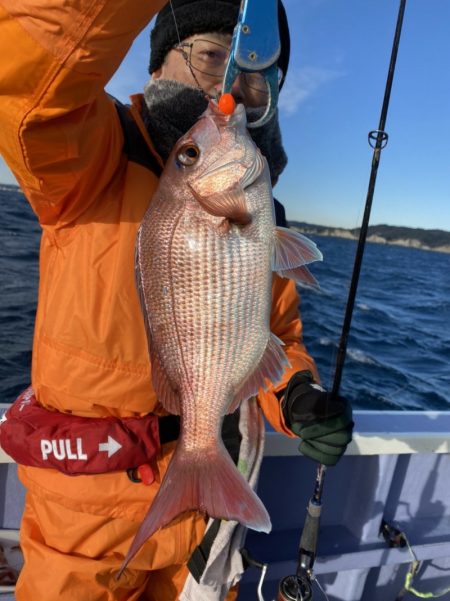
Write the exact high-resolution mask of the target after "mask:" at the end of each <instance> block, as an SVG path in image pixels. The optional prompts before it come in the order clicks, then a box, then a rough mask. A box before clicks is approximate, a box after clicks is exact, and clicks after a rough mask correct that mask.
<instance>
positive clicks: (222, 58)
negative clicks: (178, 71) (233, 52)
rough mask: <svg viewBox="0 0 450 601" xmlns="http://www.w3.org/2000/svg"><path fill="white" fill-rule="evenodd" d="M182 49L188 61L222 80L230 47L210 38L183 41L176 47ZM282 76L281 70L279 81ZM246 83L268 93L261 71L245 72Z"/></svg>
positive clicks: (198, 69) (206, 73) (203, 71)
mask: <svg viewBox="0 0 450 601" xmlns="http://www.w3.org/2000/svg"><path fill="white" fill-rule="evenodd" d="M174 49H175V50H180V51H181V52H182V53H183V56H184V58H185V60H186V62H188V63H189V65H190V66H191V67H192V68H193V69H195V70H196V71H198V72H199V73H203V75H208V76H209V77H213V78H214V79H217V80H219V81H220V80H221V79H222V77H223V76H224V75H225V69H226V66H227V62H228V57H229V56H230V49H229V48H227V46H222V45H221V44H217V43H216V42H211V41H209V40H203V39H195V40H194V41H192V42H181V43H180V44H177V45H176V46H175V48H174ZM281 76H282V72H281V70H279V75H278V82H280V80H281ZM243 81H244V85H246V86H247V87H248V88H251V89H252V90H256V91H257V92H259V93H260V94H267V86H266V80H265V78H264V76H263V75H261V73H243Z"/></svg>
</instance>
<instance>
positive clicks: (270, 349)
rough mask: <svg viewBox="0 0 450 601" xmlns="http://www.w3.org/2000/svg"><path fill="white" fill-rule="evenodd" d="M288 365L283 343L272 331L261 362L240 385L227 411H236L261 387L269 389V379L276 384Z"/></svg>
mask: <svg viewBox="0 0 450 601" xmlns="http://www.w3.org/2000/svg"><path fill="white" fill-rule="evenodd" d="M286 367H290V364H289V360H288V358H287V356H286V353H285V352H284V350H283V343H282V341H281V340H280V339H279V338H277V337H276V336H275V334H272V333H271V334H270V338H269V341H268V343H267V346H266V350H265V351H264V353H263V356H262V357H261V360H260V362H259V363H258V365H257V366H256V368H255V369H254V370H253V371H252V372H251V374H250V375H249V376H248V378H247V379H246V380H244V382H242V384H241V385H240V386H239V388H238V390H237V391H236V394H235V396H234V399H233V401H232V403H231V405H230V407H229V409H228V411H227V413H233V412H234V411H236V409H237V408H238V407H239V405H240V403H241V402H242V401H245V399H248V398H250V397H252V396H255V395H256V394H257V393H258V391H259V389H260V388H262V389H263V390H267V387H268V386H267V380H268V381H270V382H272V384H276V383H277V382H278V381H279V380H280V379H281V377H282V376H283V373H284V371H285V369H286Z"/></svg>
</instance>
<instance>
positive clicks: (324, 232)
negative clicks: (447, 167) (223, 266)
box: [0, 183, 450, 254]
mask: <svg viewBox="0 0 450 601" xmlns="http://www.w3.org/2000/svg"><path fill="white" fill-rule="evenodd" d="M0 190H2V191H5V192H8V191H15V192H21V190H20V188H19V187H18V186H15V185H14V184H2V183H0ZM289 225H290V226H291V227H292V228H294V229H296V230H298V231H299V232H301V233H302V234H306V235H312V236H331V237H334V238H346V239H347V240H358V237H359V229H360V228H353V229H346V228H342V227H332V226H326V225H316V224H312V223H305V222H303V221H289ZM367 242H373V243H375V244H392V245H395V246H405V247H408V248H420V249H421V250H430V251H434V252H441V253H449V254H450V232H447V231H445V230H425V229H421V228H412V227H402V226H396V225H385V224H381V225H371V226H369V231H368V234H367Z"/></svg>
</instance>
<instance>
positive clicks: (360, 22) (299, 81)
mask: <svg viewBox="0 0 450 601" xmlns="http://www.w3.org/2000/svg"><path fill="white" fill-rule="evenodd" d="M284 2H285V6H286V10H287V13H288V17H289V21H290V27H291V37H292V52H291V65H290V70H289V74H288V78H287V81H286V84H285V87H284V89H283V92H282V95H281V97H280V105H279V106H280V120H281V127H282V132H283V139H284V143H285V147H286V151H287V153H288V156H289V164H288V167H287V168H286V171H285V172H284V174H283V176H282V177H281V179H280V183H279V184H278V186H277V188H276V189H275V195H276V196H277V198H279V200H281V201H282V202H283V204H284V205H285V207H286V211H287V214H288V218H289V219H296V220H301V221H307V222H310V223H318V224H324V225H336V226H342V227H357V226H359V225H360V221H361V217H362V213H363V210H364V202H365V197H366V193H367V184H368V179H369V174H370V165H371V160H372V150H371V148H370V147H369V145H368V143H367V133H368V132H369V131H370V130H372V129H376V128H377V126H378V121H379V117H380V110H381V103H382V99H383V94H384V87H385V82H386V76H387V69H388V64H389V58H390V52H391V46H392V38H393V34H394V29H395V23H396V18H397V11H398V6H399V0H284ZM449 22H450V2H448V0H407V5H406V13H405V20H404V26H403V32H402V39H401V43H400V50H399V56H398V61H397V70H396V74H395V79H394V85H393V90H392V96H391V104H390V108H389V114H388V120H387V126H386V131H387V132H388V134H389V143H388V145H387V147H386V149H385V150H384V151H383V152H382V155H381V162H380V167H379V172H378V179H377V186H376V190H375V197H374V202H373V208H372V216H371V223H372V224H376V223H388V224H391V225H406V226H409V227H424V228H440V229H445V230H450V77H449V76H448V70H449V67H448V65H449V57H450V37H449V35H448V24H449ZM147 61H148V28H147V29H146V30H145V31H144V32H142V34H141V35H140V36H139V37H138V38H137V40H136V42H135V43H134V45H133V47H132V49H131V50H130V52H129V54H128V55H127V57H126V59H125V60H124V62H123V63H122V65H121V67H120V69H119V70H118V72H117V73H116V75H115V76H114V78H113V79H112V81H111V82H110V84H109V85H108V91H109V92H110V93H112V94H113V95H115V96H117V97H118V98H119V99H121V100H122V101H127V99H128V95H129V94H131V93H134V92H138V91H141V90H142V87H143V84H144V83H145V81H146V78H147V71H146V67H147ZM0 181H3V182H8V181H12V180H11V175H10V174H9V172H8V170H7V168H6V167H5V166H4V164H3V163H2V162H1V164H0Z"/></svg>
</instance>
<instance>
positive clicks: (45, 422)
mask: <svg viewBox="0 0 450 601" xmlns="http://www.w3.org/2000/svg"><path fill="white" fill-rule="evenodd" d="M0 446H1V447H2V449H3V450H4V451H5V452H6V453H7V454H8V455H10V456H11V457H12V458H13V459H14V460H15V461H16V462H17V463H19V464H22V465H28V466H32V467H41V468H53V469H56V470H59V471H60V472H63V473H64V474H67V475H79V474H102V473H105V472H111V471H119V470H127V469H130V468H137V467H138V466H142V465H143V464H148V463H149V462H150V461H151V460H152V459H153V458H154V457H155V456H156V454H157V453H158V451H159V449H160V439H159V424H158V417H157V416H156V415H147V416H144V417H127V418H122V419H120V418H115V417H103V418H87V417H78V416H75V415H68V414H65V413H58V412H53V411H48V410H47V409H44V408H43V407H41V406H40V405H39V404H38V402H37V400H36V397H35V396H34V392H33V389H32V388H31V387H30V388H27V389H26V390H25V391H24V392H23V393H22V394H21V395H20V396H19V397H18V398H17V400H16V401H15V402H14V403H13V404H12V405H11V407H10V408H9V409H8V410H7V411H6V413H5V414H4V415H3V417H2V419H1V421H0Z"/></svg>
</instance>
